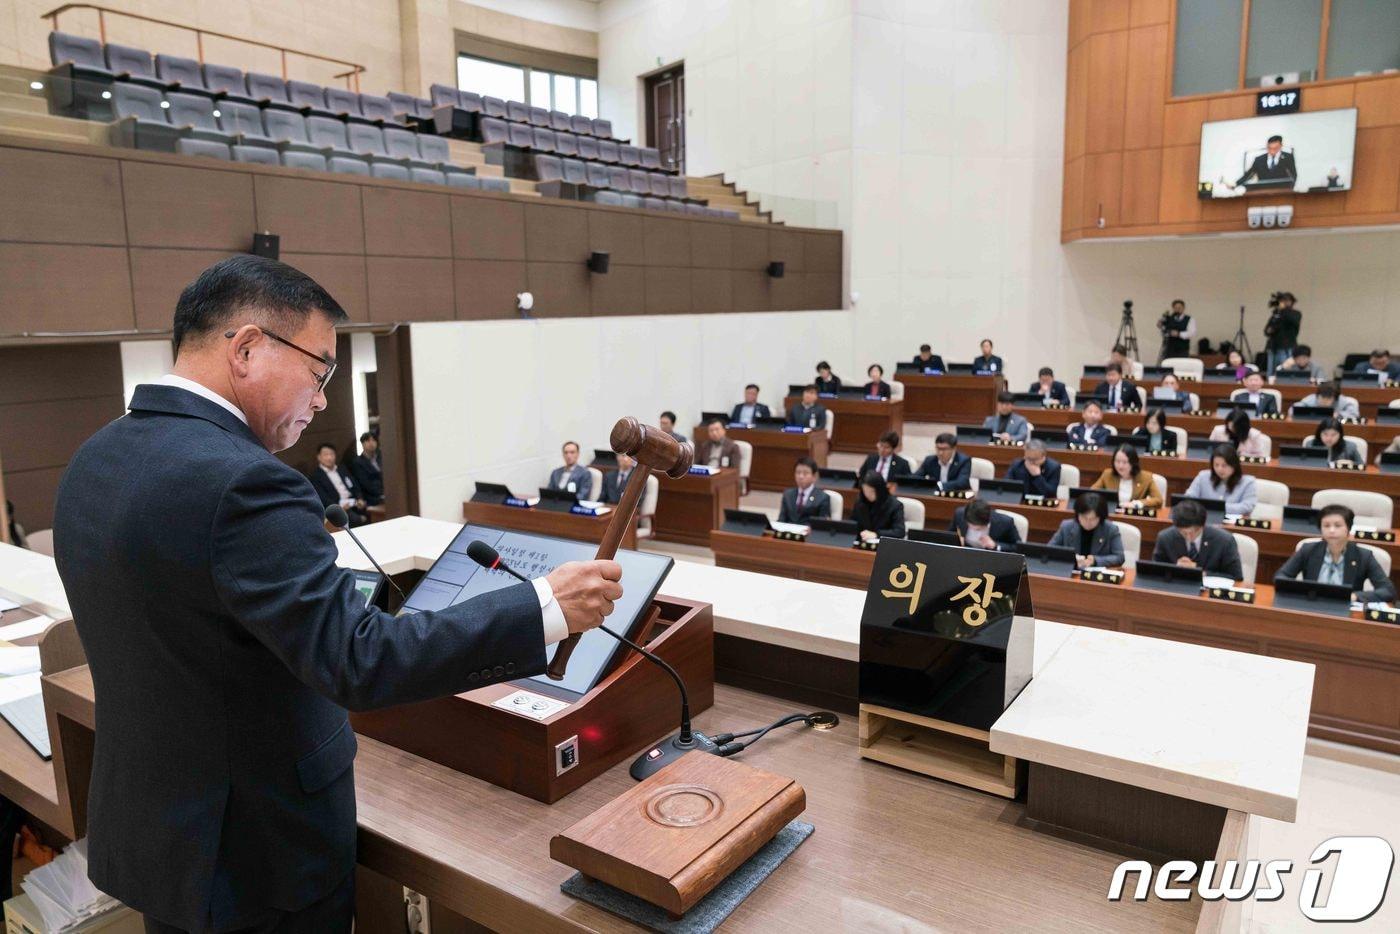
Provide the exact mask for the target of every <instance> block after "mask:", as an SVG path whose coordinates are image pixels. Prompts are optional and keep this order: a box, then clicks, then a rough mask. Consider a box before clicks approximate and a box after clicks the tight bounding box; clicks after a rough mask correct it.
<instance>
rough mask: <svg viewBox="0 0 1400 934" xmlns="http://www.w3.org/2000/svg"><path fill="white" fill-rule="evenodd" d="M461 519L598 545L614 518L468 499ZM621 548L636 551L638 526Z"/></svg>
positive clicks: (628, 532)
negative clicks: (609, 522)
mask: <svg viewBox="0 0 1400 934" xmlns="http://www.w3.org/2000/svg"><path fill="white" fill-rule="evenodd" d="M462 518H463V519H465V520H467V521H468V522H475V523H477V524H479V525H494V526H497V527H498V528H502V529H515V530H516V531H519V532H534V533H536V534H538V535H553V536H556V537H558V538H572V539H576V540H578V541H581V542H593V543H594V544H597V543H598V542H600V541H602V540H603V532H605V531H606V530H607V528H608V519H610V518H611V515H608V514H605V515H601V516H580V515H576V514H574V513H571V512H555V511H554V510H552V509H544V508H541V507H539V506H535V507H533V508H529V509H526V508H524V507H521V506H500V505H497V504H496V503H476V502H473V501H471V500H466V501H465V502H463V503H462ZM376 524H378V523H376ZM443 547H444V548H445V547H446V546H445V545H444V546H443ZM622 547H623V548H633V549H635V548H636V547H637V529H636V526H633V527H631V528H629V529H628V530H627V531H626V532H625V533H623V536H622Z"/></svg>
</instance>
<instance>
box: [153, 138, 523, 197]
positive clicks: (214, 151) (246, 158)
mask: <svg viewBox="0 0 1400 934" xmlns="http://www.w3.org/2000/svg"><path fill="white" fill-rule="evenodd" d="M175 152H177V153H179V154H180V155H182V156H208V157H210V158H214V159H223V160H225V161H230V160H231V161H233V162H247V163H253V164H256V165H281V166H285V167H287V168H289V169H310V170H311V171H315V172H337V173H339V174H342V175H361V176H365V177H367V178H370V177H372V178H391V179H395V180H397V181H404V182H420V183H423V184H429V185H450V186H451V187H453V188H471V189H477V190H484V191H510V183H509V182H507V181H506V180H505V179H503V178H478V177H477V176H475V175H469V174H467V173H465V172H454V173H452V174H447V173H444V172H442V171H440V170H438V169H429V168H423V167H421V166H404V165H402V164H400V163H397V162H383V161H375V162H368V161H366V160H364V159H359V158H350V157H346V156H330V157H327V156H324V155H322V154H320V153H312V152H293V151H286V152H279V151H278V150H276V149H267V148H265V147H262V146H240V145H238V144H234V145H229V144H227V143H221V142H215V141H212V140H205V139H180V140H177V141H176V143H175Z"/></svg>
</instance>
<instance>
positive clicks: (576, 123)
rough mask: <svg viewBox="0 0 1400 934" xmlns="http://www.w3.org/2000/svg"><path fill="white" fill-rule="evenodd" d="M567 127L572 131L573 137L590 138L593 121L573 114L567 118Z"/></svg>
mask: <svg viewBox="0 0 1400 934" xmlns="http://www.w3.org/2000/svg"><path fill="white" fill-rule="evenodd" d="M569 126H570V127H571V128H572V129H573V131H574V135H575V136H580V135H581V136H592V135H593V121H592V120H590V119H588V118H587V117H585V116H584V115H583V114H574V115H573V116H572V117H570V118H569Z"/></svg>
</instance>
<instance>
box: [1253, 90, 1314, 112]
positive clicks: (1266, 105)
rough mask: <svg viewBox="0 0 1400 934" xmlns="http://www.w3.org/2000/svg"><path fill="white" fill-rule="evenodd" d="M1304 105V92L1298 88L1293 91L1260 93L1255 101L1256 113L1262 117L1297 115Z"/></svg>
mask: <svg viewBox="0 0 1400 934" xmlns="http://www.w3.org/2000/svg"><path fill="white" fill-rule="evenodd" d="M1302 103H1303V92H1302V91H1300V90H1298V89H1297V88H1294V89H1293V90H1291V91H1260V92H1259V96H1258V97H1257V98H1256V99H1255V103H1254V113H1255V115H1256V116H1260V117H1264V116H1270V115H1272V114H1291V113H1297V112H1298V108H1299V107H1300V106H1302Z"/></svg>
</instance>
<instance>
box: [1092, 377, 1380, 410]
mask: <svg viewBox="0 0 1400 934" xmlns="http://www.w3.org/2000/svg"><path fill="white" fill-rule="evenodd" d="M1177 379H1178V383H1179V387H1180V389H1181V390H1182V391H1183V392H1194V393H1195V394H1196V395H1197V396H1198V397H1199V398H1200V400H1201V408H1202V409H1205V410H1207V411H1210V412H1214V411H1215V407H1216V406H1217V405H1219V404H1220V403H1221V402H1224V401H1226V400H1228V399H1229V398H1230V394H1231V393H1233V392H1235V391H1237V390H1238V389H1239V388H1240V382H1239V381H1238V380H1236V379H1234V378H1233V377H1231V376H1226V375H1223V374H1220V373H1214V372H1211V371H1207V372H1206V374H1205V378H1204V379H1201V380H1191V379H1183V378H1182V377H1180V376H1178V378H1177ZM1101 382H1103V367H1095V368H1090V367H1085V372H1084V375H1083V376H1082V377H1081V378H1080V380H1079V394H1080V396H1081V397H1083V396H1089V395H1092V394H1093V392H1094V389H1095V388H1096V387H1097V386H1098V385H1099V383H1101ZM1132 382H1133V385H1135V386H1139V387H1141V388H1142V389H1144V390H1146V391H1147V395H1148V396H1149V397H1151V395H1152V390H1153V389H1155V388H1156V387H1158V386H1160V385H1161V384H1162V381H1161V380H1160V379H1157V378H1147V379H1139V380H1133V381H1132ZM1341 387H1342V394H1343V395H1347V396H1351V397H1352V398H1353V399H1355V400H1356V401H1357V404H1358V405H1359V406H1360V408H1361V414H1362V416H1364V417H1366V418H1375V416H1376V414H1377V412H1379V411H1380V409H1382V408H1385V407H1387V406H1388V405H1389V404H1390V402H1391V400H1393V399H1397V398H1400V387H1395V386H1382V385H1380V384H1379V383H1377V382H1376V381H1375V380H1373V379H1368V380H1358V379H1344V380H1342V383H1341ZM1266 388H1268V389H1277V390H1278V392H1279V395H1280V396H1282V398H1283V407H1284V408H1285V409H1287V408H1288V406H1290V405H1292V404H1294V403H1295V402H1299V401H1301V400H1302V399H1304V398H1305V397H1307V396H1309V395H1311V394H1312V393H1313V392H1315V391H1316V390H1317V386H1316V385H1315V384H1314V383H1312V382H1311V381H1310V380H1301V379H1299V380H1292V379H1279V380H1278V381H1277V382H1275V383H1274V385H1272V386H1268V387H1266Z"/></svg>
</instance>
